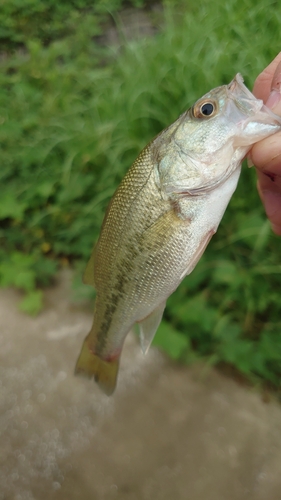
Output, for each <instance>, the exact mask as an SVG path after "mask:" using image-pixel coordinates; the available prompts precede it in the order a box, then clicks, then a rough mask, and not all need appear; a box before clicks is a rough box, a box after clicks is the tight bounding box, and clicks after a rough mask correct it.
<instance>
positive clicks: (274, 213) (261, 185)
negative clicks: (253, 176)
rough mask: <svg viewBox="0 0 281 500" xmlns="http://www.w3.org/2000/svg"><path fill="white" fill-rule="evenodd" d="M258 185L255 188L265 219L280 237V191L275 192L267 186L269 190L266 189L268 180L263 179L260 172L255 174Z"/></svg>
mask: <svg viewBox="0 0 281 500" xmlns="http://www.w3.org/2000/svg"><path fill="white" fill-rule="evenodd" d="M257 174H258V183H257V188H258V192H259V195H260V198H261V200H262V202H263V204H264V209H265V212H266V215H267V217H268V218H269V220H270V222H271V227H272V230H273V231H274V232H275V234H278V235H281V193H280V189H279V190H275V188H273V187H272V186H270V185H269V189H267V188H266V186H267V183H268V182H272V181H270V179H268V178H267V179H264V178H263V176H264V174H263V173H262V172H257Z"/></svg>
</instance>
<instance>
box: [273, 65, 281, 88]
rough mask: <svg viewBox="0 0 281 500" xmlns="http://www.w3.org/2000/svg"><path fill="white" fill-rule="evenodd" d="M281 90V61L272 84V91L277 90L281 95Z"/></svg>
mask: <svg viewBox="0 0 281 500" xmlns="http://www.w3.org/2000/svg"><path fill="white" fill-rule="evenodd" d="M280 89H281V61H280V63H279V64H278V66H277V68H276V70H275V72H274V75H273V78H272V83H271V90H277V92H279V93H280Z"/></svg>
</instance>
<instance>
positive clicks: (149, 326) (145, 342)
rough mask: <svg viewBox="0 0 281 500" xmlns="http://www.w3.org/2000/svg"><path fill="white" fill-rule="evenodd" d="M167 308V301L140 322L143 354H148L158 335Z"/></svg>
mask: <svg viewBox="0 0 281 500" xmlns="http://www.w3.org/2000/svg"><path fill="white" fill-rule="evenodd" d="M165 306H166V301H165V302H162V304H160V305H159V306H158V307H156V309H154V311H152V313H150V314H149V316H147V317H146V318H144V319H143V320H141V321H138V325H139V332H140V343H141V349H142V352H143V354H146V353H147V352H148V349H149V347H150V344H151V342H152V340H153V337H154V335H155V333H156V330H157V328H158V326H159V325H160V323H161V320H162V316H163V312H164V309H165Z"/></svg>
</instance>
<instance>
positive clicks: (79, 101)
mask: <svg viewBox="0 0 281 500" xmlns="http://www.w3.org/2000/svg"><path fill="white" fill-rule="evenodd" d="M142 3H143V4H144V2H139V4H142ZM17 4H18V5H20V6H21V8H22V6H25V7H26V9H27V11H28V9H31V10H32V9H33V10H32V15H31V14H27V15H26V16H25V17H24V16H23V15H22V13H21V12H19V10H18V9H17V8H16V6H17ZM39 4H40V6H41V7H40V8H41V9H42V12H43V13H42V12H41V14H40V16H41V17H40V19H45V20H46V23H45V24H44V23H42V24H40V23H39V24H40V26H39V25H38V23H37V22H35V20H36V19H38V18H36V16H37V15H39V14H36V15H35V14H34V9H35V10H36V8H37V7H38V5H39ZM133 4H134V5H137V2H131V5H133ZM146 4H148V2H146ZM4 5H5V8H6V14H5V11H4V10H3V12H2V17H3V16H4V17H3V22H2V27H3V26H4V27H5V26H6V28H5V29H6V34H4V35H3V29H4V28H3V29H2V32H0V35H1V33H2V35H1V36H2V39H3V40H5V44H6V47H7V53H6V54H4V55H3V57H2V58H1V72H0V109H1V111H0V144H1V159H2V161H1V169H0V179H1V184H0V200H1V201H0V224H1V226H0V241H1V250H0V259H1V264H0V284H2V286H8V285H15V286H17V287H19V288H21V289H22V290H24V291H25V293H26V297H25V299H24V302H23V303H22V306H21V307H22V308H23V309H24V310H27V311H29V312H33V313H36V312H38V310H39V309H40V307H41V305H42V297H43V296H42V292H41V289H40V288H38V286H39V287H40V286H41V285H45V284H46V283H48V280H50V278H51V277H52V276H53V275H54V273H55V272H56V270H57V269H58V266H59V265H60V264H61V263H62V262H63V263H65V262H70V263H71V265H78V266H79V268H82V267H83V266H84V265H85V264H86V261H87V259H88V257H89V255H90V252H91V248H92V245H93V243H94V241H95V240H96V239H97V237H98V234H99V230H100V226H101V222H102V218H103V214H104V210H105V208H106V205H107V203H108V201H109V199H110V197H111V196H112V194H113V192H114V190H115V188H116V186H117V185H118V183H119V182H120V180H121V179H122V177H123V175H124V173H125V172H126V171H127V169H128V168H129V166H130V164H131V163H132V161H133V160H134V158H135V157H136V156H137V154H138V153H139V152H140V150H141V149H142V148H143V146H144V145H145V144H146V143H147V142H148V141H149V140H150V139H151V138H152V137H153V136H154V135H155V134H157V133H158V132H159V131H160V130H161V129H163V128H164V127H166V126H167V125H169V124H170V123H171V122H172V121H173V120H175V119H176V118H177V117H178V116H179V114H180V113H181V112H182V111H184V110H185V109H186V108H187V107H189V106H190V105H191V104H192V103H193V102H194V100H196V99H197V98H198V97H200V96H201V95H202V94H204V93H205V92H206V91H208V90H209V89H211V88H212V87H215V86H217V85H220V84H223V83H228V82H229V81H230V80H231V79H232V78H233V76H234V74H235V73H236V72H241V73H242V74H243V76H244V77H245V80H246V84H247V85H248V86H249V87H252V85H253V82H254V79H255V77H256V76H257V74H258V73H259V72H260V71H261V70H262V69H263V68H264V67H265V66H266V65H267V64H268V63H269V62H270V61H271V59H272V58H273V57H274V56H275V55H276V53H277V52H278V48H279V47H280V38H281V33H280V25H281V7H280V6H279V3H278V2H273V1H267V2H266V1H260V2H256V1H254V0H245V2H243V3H242V2H238V1H235V0H229V1H228V2H225V1H223V0H216V1H215V2H209V1H208V0H201V1H198V0H197V1H195V0H190V1H189V2H180V1H178V2H166V3H165V8H164V12H163V19H162V21H161V25H162V26H163V28H162V29H161V30H160V32H159V33H158V34H157V35H156V36H155V37H153V38H147V39H143V40H141V41H139V40H138V41H130V42H128V41H126V39H125V37H123V38H124V42H123V46H122V48H121V50H120V49H117V48H114V47H100V46H99V45H98V44H97V42H96V41H95V38H94V37H95V36H96V35H99V34H101V29H102V28H101V26H104V24H101V23H104V22H106V17H105V16H106V13H107V12H108V10H109V11H110V12H111V13H112V14H113V16H114V17H115V18H116V16H117V17H118V15H117V14H116V10H118V8H120V7H121V6H122V2H121V1H119V2H117V1H115V2H113V0H111V1H108V2H102V1H101V0H100V2H97V3H95V5H96V7H95V9H93V8H92V7H91V5H90V2H87V1H86V0H85V1H82V0H81V1H80V2H78V0H77V1H76V2H75V1H73V2H68V3H67V5H68V7H69V15H67V14H66V13H65V12H66V11H65V6H63V5H64V4H63V2H53V3H52V2H36V1H35V0H33V1H31V0H30V1H28V2H27V1H25V2H16V0H13V2H5V3H4ZM123 5H124V2H123ZM12 7H13V8H14V10H12V11H11V12H10V14H9V16H8V15H7V12H9V9H12ZM4 14H5V15H4ZM5 16H6V17H5ZM34 16H35V17H34ZM42 16H43V17H42ZM65 16H66V17H67V19H66V20H65ZM0 19H1V14H0ZM22 19H26V21H25V22H22ZM73 19H74V21H73ZM77 20H79V22H78V21H77ZM7 25H9V26H10V28H9V29H10V31H9V30H8V28H7ZM26 25H28V29H27V28H26ZM23 27H24V28H23ZM28 33H30V36H28ZM280 254H281V252H280V239H279V238H277V237H275V236H273V234H272V233H271V231H270V227H269V223H268V222H267V220H266V218H265V216H264V213H263V208H262V206H261V203H260V201H259V199H258V195H257V192H256V188H255V173H254V171H253V169H252V170H248V169H247V168H246V167H244V169H243V172H242V176H241V180H240V183H239V187H238V190H237V191H236V193H235V195H234V197H233V199H232V201H231V203H230V206H229V208H228V209H227V212H226V214H225V217H224V218H223V221H222V223H221V226H220V228H219V231H218V233H217V235H216V236H215V237H214V238H213V240H212V242H211V243H210V245H209V247H208V249H207V251H206V253H205V255H204V256H203V258H202V259H201V261H200V263H199V264H198V266H197V268H196V269H195V271H194V272H193V273H192V275H191V276H189V277H188V278H187V279H186V280H184V282H183V283H182V284H181V286H180V287H179V289H178V290H177V291H176V292H175V293H174V294H173V295H172V296H171V298H170V299H169V301H168V304H167V309H166V315H165V321H164V322H163V323H162V325H161V326H160V329H159V333H158V334H157V336H156V340H155V342H156V343H157V344H158V345H161V346H162V347H163V348H164V349H165V350H166V351H167V352H168V353H169V354H170V355H171V356H172V357H173V358H175V359H181V360H182V361H184V362H190V361H192V360H193V359H196V358H197V357H200V358H202V357H203V358H204V359H206V360H208V361H209V362H210V363H214V364H216V363H222V362H223V363H225V362H226V363H229V364H230V365H231V366H234V367H236V368H237V369H238V370H239V371H240V372H241V373H243V374H244V375H246V376H247V377H248V378H250V379H252V380H264V381H267V382H268V383H270V384H271V385H272V386H274V387H279V386H280V375H281V331H280V327H281V320H280V278H281V263H280Z"/></svg>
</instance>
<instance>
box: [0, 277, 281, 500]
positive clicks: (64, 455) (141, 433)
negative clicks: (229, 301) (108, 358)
mask: <svg viewBox="0 0 281 500" xmlns="http://www.w3.org/2000/svg"><path fill="white" fill-rule="evenodd" d="M69 281H70V278H69V275H68V274H64V275H63V276H62V277H61V278H60V280H59V283H58V284H57V285H56V286H54V287H53V288H50V289H49V290H48V292H47V294H46V307H45V309H44V311H43V312H42V313H41V314H40V315H39V316H38V317H37V318H35V319H33V318H30V317H28V316H26V315H24V314H22V313H20V312H18V310H17V302H18V299H19V295H18V293H17V292H15V291H13V290H1V291H0V323H1V325H0V357H1V368H0V371H1V377H0V431H1V438H0V439H1V442H0V485H1V487H0V499H1V500H2V499H3V500H4V499H5V500H32V499H36V500H37V499H38V500H41V499H44V500H45V499H46V500H49V499H55V500H76V499H77V500H78V499H83V500H84V499H85V500H86V499H91V500H96V499H97V500H103V499H116V500H117V499H118V500H171V499H177V500H199V499H200V500H202V499H208V500H220V499H222V500H224V499H228V500H236V499H237V500H238V499H239V500H241V499H244V498H245V499H256V500H265V499H266V500H267V499H268V500H280V498H281V406H280V405H278V404H277V403H275V402H274V401H273V400H271V401H270V402H269V403H264V402H263V401H262V398H261V396H260V394H259V393H258V392H256V391H255V390H254V389H251V388H245V387H242V386H239V385H237V383H236V382H235V381H233V380H231V379H229V378H225V377H224V376H223V375H221V374H219V373H217V372H216V371H214V370H211V371H209V372H207V373H206V372H204V371H203V370H202V367H200V366H196V367H192V368H186V367H180V366H178V365H176V364H174V363H172V362H170V361H169V360H167V359H166V358H165V357H164V356H162V355H161V354H160V353H159V352H158V351H157V350H156V349H151V351H150V352H149V354H148V355H147V356H146V357H143V355H142V354H141V351H140V348H139V346H138V344H137V342H136V340H135V338H134V337H133V336H131V337H129V338H128V341H127V342H126V346H125V350H124V355H123V357H122V362H121V370H120V377H119V381H118V387H117V391H116V393H115V395H114V396H113V397H111V398H108V397H107V396H104V395H103V394H101V393H100V392H99V389H98V388H97V387H96V386H95V384H94V383H93V382H89V381H87V380H85V379H82V378H76V377H74V376H73V368H74V364H75V360H76V357H77V354H78V352H79V349H80V346H81V343H82V340H83V338H84V336H85V334H86V333H87V331H88V329H89V326H90V324H91V321H92V314H91V312H90V311H89V309H87V308H85V307H82V306H79V307H78V306H77V305H75V304H73V303H72V302H71V300H70V283H69Z"/></svg>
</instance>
